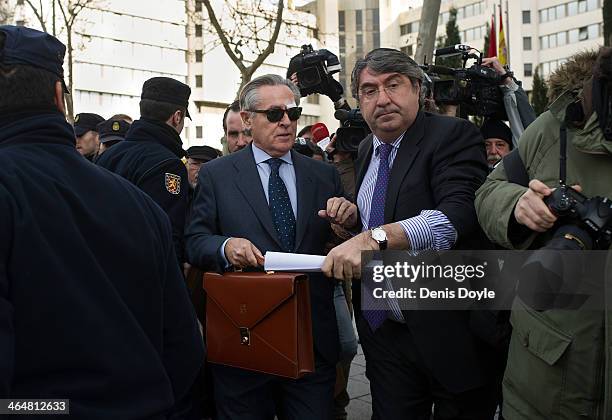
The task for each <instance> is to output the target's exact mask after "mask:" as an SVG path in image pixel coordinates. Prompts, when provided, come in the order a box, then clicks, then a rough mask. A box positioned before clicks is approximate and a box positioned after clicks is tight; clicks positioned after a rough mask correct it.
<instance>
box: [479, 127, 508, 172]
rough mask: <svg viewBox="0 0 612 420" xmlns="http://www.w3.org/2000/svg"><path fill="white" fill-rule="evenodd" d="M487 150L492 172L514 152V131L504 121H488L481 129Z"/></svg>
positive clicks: (488, 162)
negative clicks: (498, 163)
mask: <svg viewBox="0 0 612 420" xmlns="http://www.w3.org/2000/svg"><path fill="white" fill-rule="evenodd" d="M480 132H481V133H482V137H484V139H485V148H486V149H487V164H488V165H489V170H490V171H492V170H493V168H495V165H497V162H499V161H500V160H502V158H503V157H504V156H506V155H507V154H508V153H510V151H511V150H512V131H511V130H510V128H509V127H508V126H507V125H506V124H504V123H503V121H500V120H495V119H488V120H487V121H485V123H484V124H483V125H482V127H480Z"/></svg>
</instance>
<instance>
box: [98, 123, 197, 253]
mask: <svg viewBox="0 0 612 420" xmlns="http://www.w3.org/2000/svg"><path fill="white" fill-rule="evenodd" d="M184 155H185V152H184V150H183V149H182V142H181V138H180V137H179V135H178V133H177V132H176V131H175V130H174V129H172V127H170V126H169V125H167V124H165V123H163V122H158V121H154V120H149V119H143V118H141V119H140V120H137V121H134V123H133V124H132V127H130V130H129V131H128V133H127V135H126V137H125V140H124V141H123V142H121V143H119V144H116V145H115V146H113V147H112V148H111V149H109V150H107V151H106V152H105V153H104V154H103V155H102V156H100V158H99V159H98V161H97V162H96V163H97V164H98V165H100V166H102V167H104V168H106V169H109V170H111V171H113V172H115V173H116V174H119V175H121V176H122V177H124V178H126V179H127V180H129V181H130V182H132V183H133V184H134V185H136V186H137V187H138V188H140V189H141V190H143V191H144V192H146V193H147V194H149V196H150V197H151V198H152V199H153V200H154V201H155V202H156V203H157V204H159V206H160V207H161V208H162V209H164V211H165V212H166V214H167V215H168V217H169V218H170V222H171V224H172V237H173V240H174V247H175V251H176V255H177V258H178V259H179V262H182V261H183V249H184V245H183V230H184V228H185V216H186V213H187V207H188V204H189V198H188V189H189V187H188V185H189V182H188V179H187V169H186V168H185V165H184V164H183V162H182V161H181V158H182V157H183V156H184Z"/></svg>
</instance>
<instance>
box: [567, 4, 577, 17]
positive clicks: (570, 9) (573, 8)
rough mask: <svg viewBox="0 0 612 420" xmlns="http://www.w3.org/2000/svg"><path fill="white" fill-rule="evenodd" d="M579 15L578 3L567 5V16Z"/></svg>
mask: <svg viewBox="0 0 612 420" xmlns="http://www.w3.org/2000/svg"><path fill="white" fill-rule="evenodd" d="M577 14H578V2H577V1H570V2H569V3H567V15H568V16H574V15H577Z"/></svg>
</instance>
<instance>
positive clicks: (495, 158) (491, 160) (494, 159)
mask: <svg viewBox="0 0 612 420" xmlns="http://www.w3.org/2000/svg"><path fill="white" fill-rule="evenodd" d="M501 159H502V157H501V155H499V154H497V153H496V154H494V155H487V164H488V165H489V169H493V168H494V167H495V165H497V163H498V162H499V161H500V160H501Z"/></svg>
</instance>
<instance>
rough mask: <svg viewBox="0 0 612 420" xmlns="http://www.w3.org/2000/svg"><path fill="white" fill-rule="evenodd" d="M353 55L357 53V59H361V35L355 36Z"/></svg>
mask: <svg viewBox="0 0 612 420" xmlns="http://www.w3.org/2000/svg"><path fill="white" fill-rule="evenodd" d="M355 53H357V55H358V56H359V57H361V55H362V54H363V35H362V34H357V36H356V42H355Z"/></svg>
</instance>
